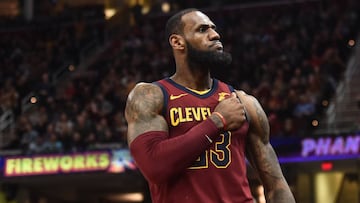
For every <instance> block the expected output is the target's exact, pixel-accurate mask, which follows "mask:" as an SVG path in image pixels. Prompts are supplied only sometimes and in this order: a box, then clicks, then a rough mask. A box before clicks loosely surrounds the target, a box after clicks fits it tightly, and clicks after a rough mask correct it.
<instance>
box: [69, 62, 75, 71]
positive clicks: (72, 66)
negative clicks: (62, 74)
mask: <svg viewBox="0 0 360 203" xmlns="http://www.w3.org/2000/svg"><path fill="white" fill-rule="evenodd" d="M68 69H69V71H71V72H73V71H74V70H75V66H74V65H72V64H71V65H70V66H69V67H68Z"/></svg>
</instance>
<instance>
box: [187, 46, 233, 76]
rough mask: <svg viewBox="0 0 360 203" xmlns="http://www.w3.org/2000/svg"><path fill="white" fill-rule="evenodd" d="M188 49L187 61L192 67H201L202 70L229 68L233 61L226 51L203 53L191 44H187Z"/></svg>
mask: <svg viewBox="0 0 360 203" xmlns="http://www.w3.org/2000/svg"><path fill="white" fill-rule="evenodd" d="M186 46H187V48H188V53H187V59H188V63H189V65H190V66H192V65H193V67H200V69H202V70H218V69H219V70H220V69H221V68H222V67H224V66H228V65H229V64H230V63H231V61H232V56H231V54H230V53H228V52H224V51H217V50H215V51H201V50H198V49H196V48H194V47H193V46H191V44H190V43H188V42H186Z"/></svg>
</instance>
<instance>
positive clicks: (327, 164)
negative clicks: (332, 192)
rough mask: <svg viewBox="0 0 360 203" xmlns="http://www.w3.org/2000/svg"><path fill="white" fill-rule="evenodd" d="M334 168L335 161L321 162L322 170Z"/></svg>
mask: <svg viewBox="0 0 360 203" xmlns="http://www.w3.org/2000/svg"><path fill="white" fill-rule="evenodd" d="M332 169H333V163H332V162H323V163H321V170H323V171H330V170H332Z"/></svg>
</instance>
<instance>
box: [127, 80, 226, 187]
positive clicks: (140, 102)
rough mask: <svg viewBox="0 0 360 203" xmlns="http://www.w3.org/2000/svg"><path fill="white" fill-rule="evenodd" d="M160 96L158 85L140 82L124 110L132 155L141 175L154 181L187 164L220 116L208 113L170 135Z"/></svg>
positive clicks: (213, 136)
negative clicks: (184, 131)
mask: <svg viewBox="0 0 360 203" xmlns="http://www.w3.org/2000/svg"><path fill="white" fill-rule="evenodd" d="M163 99H164V98H163V94H162V91H161V89H160V88H159V87H158V86H156V85H154V84H147V83H140V84H138V85H137V86H136V87H135V88H134V89H133V90H132V91H131V93H130V94H129V96H128V100H127V104H126V109H125V117H126V120H127V122H128V134H127V136H128V142H129V148H130V152H131V155H132V156H133V157H134V159H135V161H136V163H137V165H138V167H139V168H140V170H141V172H142V173H143V175H144V176H145V177H146V178H147V179H148V180H149V181H151V182H153V183H156V184H160V183H163V182H166V181H168V180H169V179H172V178H174V177H176V175H177V174H179V173H181V172H183V171H184V170H185V169H186V168H187V167H189V166H190V165H191V164H192V163H193V162H194V161H195V160H196V159H197V158H198V157H199V156H200V154H201V153H202V152H203V151H205V150H206V149H207V148H208V147H209V146H210V145H211V142H210V141H211V140H215V139H216V138H217V137H218V136H219V134H220V129H221V120H220V118H216V116H210V119H206V120H204V121H202V122H200V123H199V124H197V125H195V126H194V127H193V128H191V129H190V130H189V131H187V132H186V133H185V134H183V135H180V136H176V137H171V138H170V137H169V135H168V126H167V122H166V120H165V118H164V117H163V116H162V115H161V113H160V112H161V109H162V107H163ZM225 106H227V105H225ZM219 123H220V125H219ZM218 125H219V126H218ZM209 139H210V141H209ZM184 149H186V150H184Z"/></svg>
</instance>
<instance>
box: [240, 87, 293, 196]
mask: <svg viewBox="0 0 360 203" xmlns="http://www.w3.org/2000/svg"><path fill="white" fill-rule="evenodd" d="M237 94H238V96H239V98H240V100H241V101H242V102H243V103H244V104H245V107H246V113H247V116H248V118H249V133H248V136H247V143H246V157H247V159H248V161H249V162H250V164H251V165H252V167H253V168H254V169H255V170H256V172H257V173H258V174H259V177H260V179H261V182H262V184H263V186H264V190H265V197H266V201H267V203H294V202H295V199H294V196H293V194H292V193H291V190H290V188H289V185H288V183H287V182H286V180H285V177H284V175H283V173H282V171H281V168H280V165H279V162H278V158H277V156H276V153H275V151H274V149H273V147H272V146H271V144H270V141H269V134H270V126H269V122H268V119H267V116H266V114H265V112H264V110H263V109H262V107H261V105H260V103H259V102H258V101H257V99H256V98H254V97H253V96H250V95H246V94H245V93H244V92H239V91H238V92H237Z"/></svg>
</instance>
